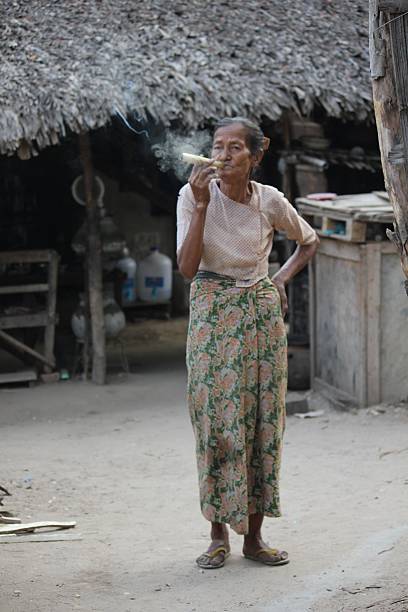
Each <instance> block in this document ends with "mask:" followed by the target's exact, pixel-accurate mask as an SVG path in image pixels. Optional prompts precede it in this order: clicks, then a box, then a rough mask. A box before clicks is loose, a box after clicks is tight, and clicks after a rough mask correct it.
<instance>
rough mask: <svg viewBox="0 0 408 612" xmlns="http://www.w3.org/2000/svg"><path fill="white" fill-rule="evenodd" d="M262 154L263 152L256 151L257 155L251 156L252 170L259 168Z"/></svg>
mask: <svg viewBox="0 0 408 612" xmlns="http://www.w3.org/2000/svg"><path fill="white" fill-rule="evenodd" d="M264 153H265V151H258V153H255V155H254V156H253V158H254V168H256V167H257V166H259V164H260V163H261V161H262V159H263V156H264Z"/></svg>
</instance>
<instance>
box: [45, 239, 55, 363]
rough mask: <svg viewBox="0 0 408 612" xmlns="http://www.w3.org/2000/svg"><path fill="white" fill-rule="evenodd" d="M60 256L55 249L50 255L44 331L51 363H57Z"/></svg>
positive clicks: (46, 350)
mask: <svg viewBox="0 0 408 612" xmlns="http://www.w3.org/2000/svg"><path fill="white" fill-rule="evenodd" d="M58 262H59V256H58V255H57V253H56V252H55V251H54V252H52V253H51V255H50V261H49V264H48V288H49V290H48V296H47V325H46V328H45V333H44V355H45V358H46V359H47V361H48V362H49V363H55V357H54V339H55V309H56V306H57V286H58Z"/></svg>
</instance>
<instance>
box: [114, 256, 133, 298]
mask: <svg viewBox="0 0 408 612" xmlns="http://www.w3.org/2000/svg"><path fill="white" fill-rule="evenodd" d="M123 255H124V257H122V259H119V261H118V262H117V264H116V268H117V269H118V270H120V271H121V272H123V274H125V278H124V279H123V281H122V283H121V287H120V301H121V304H122V306H129V305H130V304H134V303H135V301H136V269H137V266H136V262H135V260H134V259H133V257H131V256H130V253H129V249H126V248H125V249H123Z"/></svg>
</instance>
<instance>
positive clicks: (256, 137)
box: [214, 117, 264, 155]
mask: <svg viewBox="0 0 408 612" xmlns="http://www.w3.org/2000/svg"><path fill="white" fill-rule="evenodd" d="M237 124H238V125H242V126H243V127H244V128H245V130H246V132H247V135H246V142H247V145H248V148H249V150H250V151H251V154H252V155H256V154H257V153H259V152H260V151H263V150H264V135H263V133H262V130H261V128H260V127H259V125H257V124H256V123H254V122H253V121H250V119H246V118H245V117H225V119H220V120H219V121H217V123H216V124H215V128H214V131H216V130H219V129H220V128H223V127H227V126H229V125H237Z"/></svg>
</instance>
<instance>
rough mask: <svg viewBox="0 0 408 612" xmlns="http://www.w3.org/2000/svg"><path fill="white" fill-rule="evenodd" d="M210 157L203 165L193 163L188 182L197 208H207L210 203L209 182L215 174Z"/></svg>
mask: <svg viewBox="0 0 408 612" xmlns="http://www.w3.org/2000/svg"><path fill="white" fill-rule="evenodd" d="M213 162H214V160H213V159H212V160H211V161H210V162H208V164H206V165H205V166H203V165H195V166H194V167H193V170H192V172H191V174H190V178H189V180H188V182H189V183H190V186H191V190H192V192H193V195H194V200H195V203H196V207H197V208H207V206H208V204H209V203H210V182H211V180H212V179H213V178H214V176H215V169H214V167H213V166H212V164H213Z"/></svg>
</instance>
